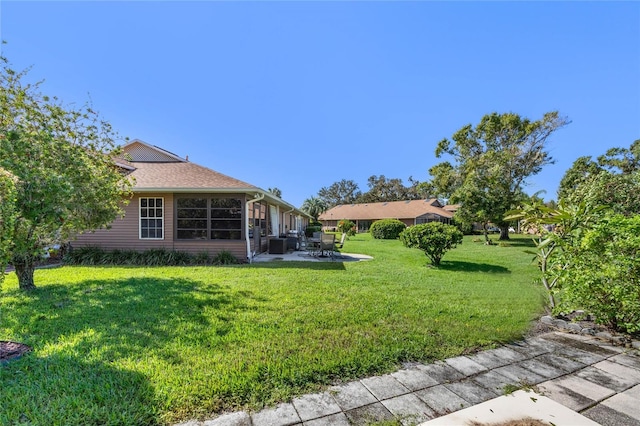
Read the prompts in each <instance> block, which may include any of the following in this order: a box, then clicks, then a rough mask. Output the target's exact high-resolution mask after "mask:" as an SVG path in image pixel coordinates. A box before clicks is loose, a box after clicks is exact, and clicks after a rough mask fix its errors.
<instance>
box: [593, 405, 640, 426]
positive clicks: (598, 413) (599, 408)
mask: <svg viewBox="0 0 640 426" xmlns="http://www.w3.org/2000/svg"><path fill="white" fill-rule="evenodd" d="M581 414H582V415H583V416H585V417H586V418H588V419H591V420H593V421H595V422H597V423H598V424H600V425H601V426H638V420H637V419H634V418H632V417H629V416H627V415H625V414H622V413H619V412H618V411H616V410H613V409H611V408H609V407H607V406H604V405H602V404H598V405H596V406H595V407H593V408H589V409H588V410H586V411H583V412H582V413H581Z"/></svg>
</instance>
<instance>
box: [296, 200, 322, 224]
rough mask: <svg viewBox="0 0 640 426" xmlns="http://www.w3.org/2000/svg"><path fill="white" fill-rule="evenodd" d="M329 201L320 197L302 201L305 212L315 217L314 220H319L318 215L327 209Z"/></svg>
mask: <svg viewBox="0 0 640 426" xmlns="http://www.w3.org/2000/svg"><path fill="white" fill-rule="evenodd" d="M327 208H328V207H327V203H325V202H324V201H323V200H322V199H320V198H318V197H311V198H307V199H306V200H304V202H303V203H302V207H300V210H302V211H303V212H305V213H308V214H309V216H311V217H312V218H313V220H314V221H316V222H317V221H318V216H320V215H321V214H322V213H324V212H325V211H327Z"/></svg>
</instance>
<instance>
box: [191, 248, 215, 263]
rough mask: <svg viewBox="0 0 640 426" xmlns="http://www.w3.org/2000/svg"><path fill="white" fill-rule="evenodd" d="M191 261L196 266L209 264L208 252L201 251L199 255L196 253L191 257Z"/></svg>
mask: <svg viewBox="0 0 640 426" xmlns="http://www.w3.org/2000/svg"><path fill="white" fill-rule="evenodd" d="M193 261H194V262H195V263H196V264H198V265H207V264H208V263H209V262H211V258H210V257H209V253H208V252H206V251H201V252H199V253H196V255H195V256H194V257H193Z"/></svg>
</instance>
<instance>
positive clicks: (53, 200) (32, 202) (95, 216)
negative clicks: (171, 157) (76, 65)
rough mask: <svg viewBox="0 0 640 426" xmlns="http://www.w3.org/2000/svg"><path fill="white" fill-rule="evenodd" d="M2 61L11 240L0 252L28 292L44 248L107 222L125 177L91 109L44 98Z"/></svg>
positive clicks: (125, 191)
mask: <svg viewBox="0 0 640 426" xmlns="http://www.w3.org/2000/svg"><path fill="white" fill-rule="evenodd" d="M0 61H1V66H2V69H1V70H0V168H1V169H4V170H6V171H7V172H9V173H11V175H12V176H13V177H14V178H15V180H14V182H15V192H14V199H15V205H14V207H15V218H14V219H15V220H13V222H12V226H11V229H10V231H9V232H10V234H11V243H10V244H8V245H7V247H3V250H4V252H3V254H2V256H0V257H4V256H6V257H9V258H10V262H11V264H13V266H14V267H15V269H16V273H17V275H18V281H19V284H20V288H21V289H24V290H29V289H33V288H35V285H34V281H33V272H34V267H35V264H36V262H37V261H38V260H39V258H40V256H41V255H42V253H43V250H44V249H45V248H46V247H47V246H50V245H53V244H60V243H63V242H65V241H68V240H69V239H70V238H72V236H73V235H74V234H78V233H81V232H84V231H87V230H93V229H96V228H100V227H103V226H107V225H108V224H109V223H111V222H112V221H113V220H114V219H115V218H116V217H117V215H118V214H121V213H122V212H123V210H122V203H123V201H124V200H126V199H127V196H128V195H129V194H130V190H131V182H130V181H129V180H128V178H127V177H126V176H125V175H124V174H123V173H122V172H121V171H120V169H119V168H118V167H117V166H116V162H115V158H116V156H118V155H119V154H120V152H119V149H118V148H117V146H116V142H115V141H116V135H115V133H114V131H113V130H112V128H111V126H110V124H109V123H108V122H106V121H104V120H103V119H101V118H100V116H99V115H98V114H97V113H96V112H95V111H94V110H92V109H91V108H90V107H89V106H85V107H82V108H80V109H77V108H69V107H65V106H63V105H62V104H61V103H60V101H59V100H58V99H57V98H49V97H47V96H44V95H42V94H41V93H40V92H39V86H40V83H36V84H29V83H24V82H23V80H24V79H25V77H26V71H22V72H16V71H14V70H13V69H12V68H11V67H10V65H9V64H8V62H7V60H6V59H5V58H0ZM5 181H6V179H5ZM0 273H4V269H2V271H0Z"/></svg>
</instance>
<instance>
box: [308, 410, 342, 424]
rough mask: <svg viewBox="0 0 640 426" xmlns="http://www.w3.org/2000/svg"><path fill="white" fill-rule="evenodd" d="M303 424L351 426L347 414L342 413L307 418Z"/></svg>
mask: <svg viewBox="0 0 640 426" xmlns="http://www.w3.org/2000/svg"><path fill="white" fill-rule="evenodd" d="M303 426H351V423H350V422H349V419H348V418H347V415H346V414H344V413H338V414H332V415H330V416H327V417H321V418H319V419H314V420H309V421H307V422H304V423H303Z"/></svg>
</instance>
